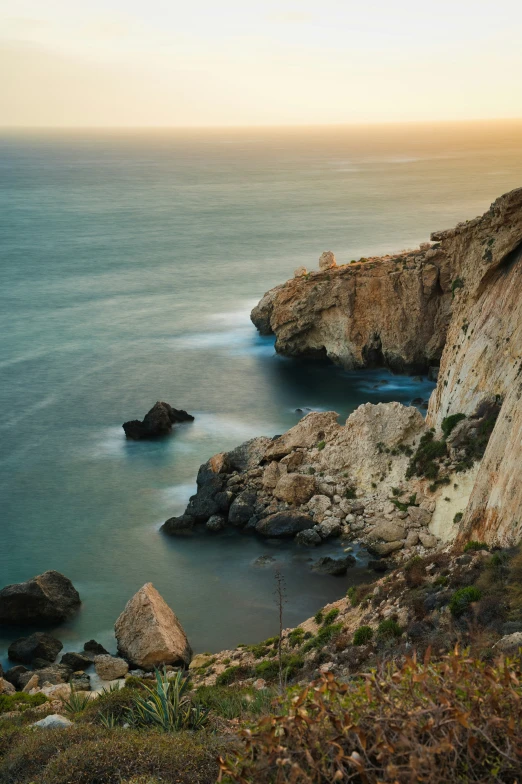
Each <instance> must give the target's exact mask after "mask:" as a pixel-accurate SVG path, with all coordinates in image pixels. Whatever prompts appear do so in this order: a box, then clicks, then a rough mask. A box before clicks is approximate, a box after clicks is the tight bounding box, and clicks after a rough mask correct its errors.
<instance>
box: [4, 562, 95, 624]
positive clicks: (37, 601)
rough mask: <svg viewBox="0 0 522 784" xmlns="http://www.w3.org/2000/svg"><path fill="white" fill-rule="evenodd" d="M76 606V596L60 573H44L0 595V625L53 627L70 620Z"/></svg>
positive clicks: (77, 601) (7, 588) (77, 600)
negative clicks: (45, 625)
mask: <svg viewBox="0 0 522 784" xmlns="http://www.w3.org/2000/svg"><path fill="white" fill-rule="evenodd" d="M79 606H80V595H79V593H78V591H77V590H76V589H75V587H74V585H73V584H72V582H71V581H70V580H69V579H68V578H67V577H64V575H63V574H60V572H54V571H49V572H44V573H43V574H39V575H38V576H37V577H33V578H32V579H31V580H27V582H25V583H16V584H14V585H6V587H5V588H3V589H2V590H1V591H0V622H2V623H10V624H31V623H42V622H43V623H54V622H58V621H64V620H66V619H67V618H70V617H71V616H72V615H74V613H75V612H76V610H77V609H78V607H79Z"/></svg>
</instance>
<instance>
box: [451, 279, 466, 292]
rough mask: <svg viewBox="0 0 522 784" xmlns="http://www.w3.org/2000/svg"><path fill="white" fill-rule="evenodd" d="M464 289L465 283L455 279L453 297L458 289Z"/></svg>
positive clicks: (452, 288)
mask: <svg viewBox="0 0 522 784" xmlns="http://www.w3.org/2000/svg"><path fill="white" fill-rule="evenodd" d="M463 288H464V281H463V280H462V278H455V280H454V281H453V283H452V284H451V293H452V296H455V292H456V291H457V289H463Z"/></svg>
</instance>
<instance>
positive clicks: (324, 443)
mask: <svg viewBox="0 0 522 784" xmlns="http://www.w3.org/2000/svg"><path fill="white" fill-rule="evenodd" d="M325 446H326V441H319V443H318V444H317V449H318V450H319V451H321V450H322V449H324V448H325Z"/></svg>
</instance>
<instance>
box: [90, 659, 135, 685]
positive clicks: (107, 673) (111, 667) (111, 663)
mask: <svg viewBox="0 0 522 784" xmlns="http://www.w3.org/2000/svg"><path fill="white" fill-rule="evenodd" d="M94 669H95V670H96V674H97V675H99V677H100V678H101V679H102V680H104V681H114V680H116V678H124V677H125V675H127V673H128V671H129V665H128V664H127V662H126V661H125V660H124V659H120V658H119V657H118V656H111V655H110V654H109V653H102V654H100V656H95V657H94Z"/></svg>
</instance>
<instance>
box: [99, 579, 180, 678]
mask: <svg viewBox="0 0 522 784" xmlns="http://www.w3.org/2000/svg"><path fill="white" fill-rule="evenodd" d="M114 628H115V632H116V639H117V641H118V650H119V652H120V653H121V655H122V656H124V657H125V659H127V660H128V661H129V662H131V663H132V664H133V665H135V666H136V667H141V668H142V669H144V670H150V669H153V668H154V667H159V666H161V665H162V664H179V663H183V664H189V663H190V659H191V658H192V650H191V648H190V645H189V643H188V640H187V637H186V635H185V632H184V631H183V627H182V626H181V624H180V622H179V620H178V619H177V617H176V615H175V614H174V613H173V611H172V610H171V609H170V607H169V606H168V604H167V603H166V602H165V600H164V599H163V598H162V597H161V596H160V594H159V593H158V591H157V590H156V589H155V588H154V586H153V585H152V583H146V584H145V585H144V586H143V588H140V590H139V591H138V592H137V593H136V594H135V595H134V596H133V597H132V599H130V601H129V602H127V605H126V607H125V609H124V611H123V612H122V614H121V615H120V617H119V618H118V620H117V621H116V624H115V627H114Z"/></svg>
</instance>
